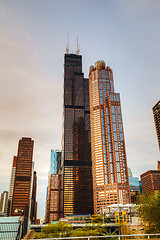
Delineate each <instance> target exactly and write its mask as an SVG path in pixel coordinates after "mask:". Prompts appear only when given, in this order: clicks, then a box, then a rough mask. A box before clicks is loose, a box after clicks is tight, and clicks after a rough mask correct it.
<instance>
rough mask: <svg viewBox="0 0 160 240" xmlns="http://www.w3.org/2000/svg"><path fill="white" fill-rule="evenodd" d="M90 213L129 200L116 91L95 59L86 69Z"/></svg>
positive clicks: (105, 69)
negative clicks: (88, 116) (91, 196)
mask: <svg viewBox="0 0 160 240" xmlns="http://www.w3.org/2000/svg"><path fill="white" fill-rule="evenodd" d="M89 91H90V114H91V144H92V145H91V146H92V165H93V193H94V213H95V214H97V213H99V212H100V210H101V209H102V208H104V207H105V206H107V205H109V204H114V203H115V204H116V203H119V204H127V203H130V191H129V180H128V169H127V160H126V152H125V142H124V133H123V124H122V114H121V104H120V95H119V93H115V91H114V82H113V72H112V70H111V68H110V67H106V66H105V63H104V62H103V61H97V62H96V63H95V66H91V67H90V72H89Z"/></svg>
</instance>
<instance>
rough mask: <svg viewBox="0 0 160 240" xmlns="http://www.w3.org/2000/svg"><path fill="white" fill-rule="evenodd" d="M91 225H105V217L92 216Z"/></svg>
mask: <svg viewBox="0 0 160 240" xmlns="http://www.w3.org/2000/svg"><path fill="white" fill-rule="evenodd" d="M91 223H103V217H102V216H101V215H92V217H91Z"/></svg>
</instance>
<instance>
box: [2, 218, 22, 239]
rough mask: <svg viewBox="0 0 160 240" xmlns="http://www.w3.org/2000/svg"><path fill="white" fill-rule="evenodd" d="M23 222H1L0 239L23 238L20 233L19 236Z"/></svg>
mask: <svg viewBox="0 0 160 240" xmlns="http://www.w3.org/2000/svg"><path fill="white" fill-rule="evenodd" d="M20 225H21V222H1V223H0V239H3V240H12V239H13V240H15V239H18V240H19V239H21V236H20V234H19V237H18V236H17V235H18V233H19V231H20V227H21V226H20Z"/></svg>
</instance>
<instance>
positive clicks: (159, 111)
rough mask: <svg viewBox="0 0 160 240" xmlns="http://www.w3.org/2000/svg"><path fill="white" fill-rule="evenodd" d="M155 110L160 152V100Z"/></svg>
mask: <svg viewBox="0 0 160 240" xmlns="http://www.w3.org/2000/svg"><path fill="white" fill-rule="evenodd" d="M152 110H153V116H154V122H155V127H156V132H157V138H158V145H159V150H160V100H159V101H158V102H157V103H156V105H155V106H154V107H153V108H152Z"/></svg>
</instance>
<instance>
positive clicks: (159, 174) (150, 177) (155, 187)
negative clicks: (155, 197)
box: [140, 170, 160, 194]
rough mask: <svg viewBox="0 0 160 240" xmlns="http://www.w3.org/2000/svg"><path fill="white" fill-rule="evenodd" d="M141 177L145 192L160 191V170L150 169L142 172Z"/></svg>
mask: <svg viewBox="0 0 160 240" xmlns="http://www.w3.org/2000/svg"><path fill="white" fill-rule="evenodd" d="M140 177H141V184H142V193H143V194H150V193H152V192H155V191H160V170H149V171H147V172H145V173H143V174H141V175H140Z"/></svg>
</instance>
